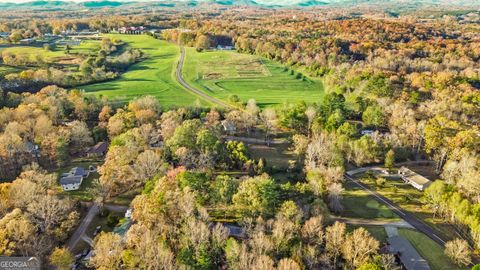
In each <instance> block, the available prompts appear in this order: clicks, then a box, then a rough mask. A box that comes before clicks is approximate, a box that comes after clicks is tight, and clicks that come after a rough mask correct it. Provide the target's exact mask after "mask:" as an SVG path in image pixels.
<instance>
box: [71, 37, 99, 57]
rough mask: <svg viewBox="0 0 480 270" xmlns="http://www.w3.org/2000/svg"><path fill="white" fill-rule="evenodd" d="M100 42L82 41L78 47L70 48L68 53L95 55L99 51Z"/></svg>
mask: <svg viewBox="0 0 480 270" xmlns="http://www.w3.org/2000/svg"><path fill="white" fill-rule="evenodd" d="M100 45H101V41H99V40H84V41H82V42H81V43H80V45H78V46H70V47H71V49H70V53H78V54H83V55H95V54H96V52H97V51H99V50H100V47H101V46H100Z"/></svg>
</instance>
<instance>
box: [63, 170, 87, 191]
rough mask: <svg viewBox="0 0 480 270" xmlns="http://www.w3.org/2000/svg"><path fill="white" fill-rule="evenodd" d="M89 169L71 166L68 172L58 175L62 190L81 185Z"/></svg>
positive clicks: (72, 188) (76, 188)
mask: <svg viewBox="0 0 480 270" xmlns="http://www.w3.org/2000/svg"><path fill="white" fill-rule="evenodd" d="M89 174H90V171H87V170H85V169H84V168H82V167H75V168H72V169H71V170H70V171H69V172H68V173H64V174H62V175H61V177H60V185H61V186H62V188H63V190H65V191H70V190H78V189H79V188H80V186H81V185H82V182H83V179H84V178H86V177H88V175H89Z"/></svg>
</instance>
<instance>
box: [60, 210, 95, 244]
mask: <svg viewBox="0 0 480 270" xmlns="http://www.w3.org/2000/svg"><path fill="white" fill-rule="evenodd" d="M98 211H100V209H99V208H98V206H97V205H96V204H92V205H91V206H90V208H89V209H88V212H87V215H85V217H84V218H83V220H82V223H80V226H78V228H77V229H76V230H75V232H74V233H73V235H72V236H71V237H70V239H69V240H68V242H67V247H68V249H69V250H70V251H72V250H73V249H74V248H75V246H76V245H77V244H78V241H80V240H81V239H82V236H83V235H84V234H85V231H86V230H87V228H88V225H90V223H91V222H92V220H93V218H94V217H95V216H96V215H97V214H98Z"/></svg>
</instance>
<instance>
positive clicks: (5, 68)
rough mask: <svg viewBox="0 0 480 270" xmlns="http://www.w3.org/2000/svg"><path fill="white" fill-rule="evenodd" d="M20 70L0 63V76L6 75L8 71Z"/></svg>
mask: <svg viewBox="0 0 480 270" xmlns="http://www.w3.org/2000/svg"><path fill="white" fill-rule="evenodd" d="M18 71H20V69H19V68H15V67H10V66H4V65H0V76H4V75H7V74H9V73H14V72H18Z"/></svg>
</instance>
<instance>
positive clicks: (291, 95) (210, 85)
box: [183, 48, 324, 107]
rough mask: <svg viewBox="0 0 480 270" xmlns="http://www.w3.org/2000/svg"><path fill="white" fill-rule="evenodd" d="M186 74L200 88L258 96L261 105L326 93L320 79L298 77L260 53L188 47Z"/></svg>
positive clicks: (219, 95)
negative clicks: (201, 49) (200, 49)
mask: <svg viewBox="0 0 480 270" xmlns="http://www.w3.org/2000/svg"><path fill="white" fill-rule="evenodd" d="M186 52H187V54H186V59H185V67H184V69H183V75H184V78H185V80H186V81H187V82H189V83H190V84H191V85H194V86H195V87H197V88H198V89H199V90H202V91H204V92H205V93H207V94H209V95H211V96H214V97H216V98H219V99H223V100H227V99H228V97H229V96H231V95H234V94H235V95H237V96H239V97H240V99H241V100H242V101H247V100H248V99H251V98H253V99H255V100H256V101H257V104H258V105H259V106H261V107H266V106H270V105H275V104H279V103H283V102H285V101H288V102H295V101H302V100H303V101H306V102H315V101H316V102H319V101H320V100H321V98H322V96H323V94H324V90H323V84H322V83H321V81H320V80H319V79H312V78H304V79H297V78H296V76H297V73H296V72H294V74H293V75H292V74H291V72H292V71H291V70H288V69H286V68H285V67H284V66H282V65H280V64H277V63H275V62H272V61H269V60H266V59H263V58H260V57H258V56H253V55H247V54H240V53H237V52H234V51H208V52H197V51H196V50H195V49H194V48H186Z"/></svg>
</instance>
